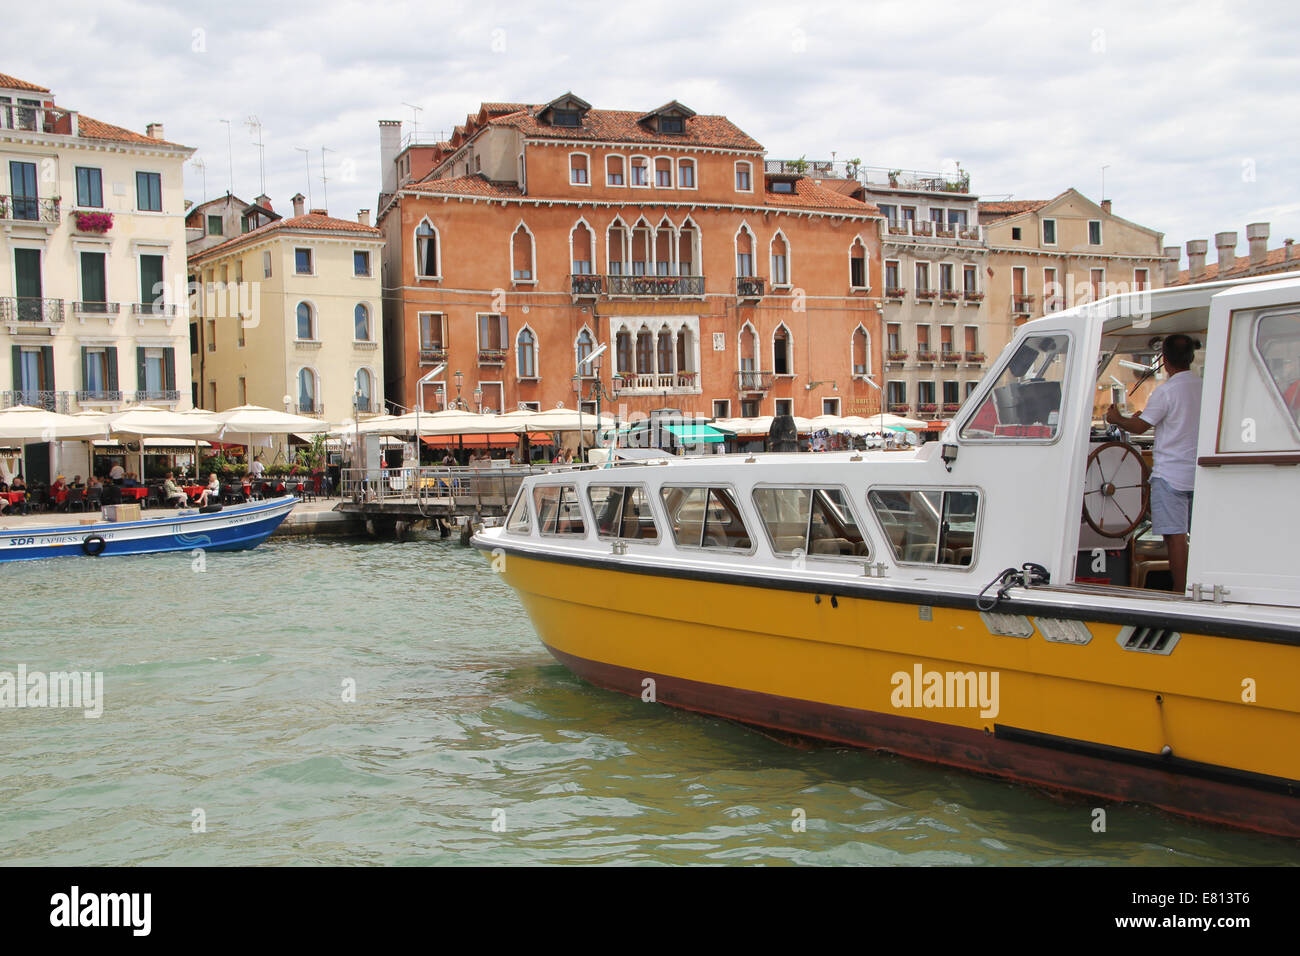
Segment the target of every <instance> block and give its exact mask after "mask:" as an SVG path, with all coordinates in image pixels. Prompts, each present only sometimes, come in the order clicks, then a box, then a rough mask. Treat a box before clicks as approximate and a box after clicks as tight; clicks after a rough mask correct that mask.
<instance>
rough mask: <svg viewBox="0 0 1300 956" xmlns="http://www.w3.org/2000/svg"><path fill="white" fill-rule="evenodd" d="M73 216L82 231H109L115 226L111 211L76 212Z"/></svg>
mask: <svg viewBox="0 0 1300 956" xmlns="http://www.w3.org/2000/svg"><path fill="white" fill-rule="evenodd" d="M72 217H73V219H75V220H76V222H77V228H78V229H80V230H81V231H82V232H108V230H110V229H112V228H113V214H112V213H111V212H74V213H73V214H72Z"/></svg>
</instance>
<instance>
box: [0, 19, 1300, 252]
mask: <svg viewBox="0 0 1300 956" xmlns="http://www.w3.org/2000/svg"><path fill="white" fill-rule="evenodd" d="M1297 11H1300V5H1297V4H1295V3H1294V2H1274V0H1250V2H1238V3H1221V2H1204V0H1178V2H1152V0H1138V2H1134V0H1090V2H1087V3H1077V4H1072V3H1064V2H1060V0H1051V2H1032V3H1017V2H997V3H990V2H980V0H967V2H958V3H926V2H922V0H904V2H893V0H889V2H872V3H862V2H857V3H853V2H843V3H798V2H788V0H786V2H775V3H774V2H767V0H750V2H748V3H745V4H743V5H739V4H737V5H728V6H723V5H719V4H711V3H703V2H700V0H658V2H657V3H652V4H646V3H637V4H626V5H622V4H619V3H617V2H600V3H586V2H571V3H564V4H553V5H547V4H541V3H535V2H534V3H522V2H520V3H490V2H473V3H460V2H426V3H414V2H399V0H366V2H353V0H317V2H314V3H311V4H303V5H298V4H291V3H278V2H277V3H268V2H265V0H259V2H249V0H223V2H220V3H203V4H195V3H190V4H186V3H172V2H166V3H155V2H145V0H134V2H133V0H97V2H95V3H89V2H82V3H70V2H59V0H54V2H51V0H43V2H41V3H37V4H25V5H20V6H15V7H13V8H9V9H8V10H7V11H6V31H5V32H6V35H7V36H8V37H9V39H10V42H9V43H8V44H6V47H7V49H6V54H5V57H4V58H3V62H2V64H0V72H5V73H10V74H12V75H15V76H18V77H21V78H23V79H26V80H30V81H33V82H37V83H40V84H42V85H44V86H48V87H50V88H51V89H52V90H53V91H54V93H55V95H56V97H57V102H58V103H60V104H61V105H63V106H67V107H69V108H72V109H79V110H81V111H82V112H85V113H87V114H90V115H92V116H94V117H96V118H98V119H102V120H105V121H107V122H111V123H116V124H118V125H121V126H127V127H130V128H132V129H137V130H141V131H143V129H144V126H145V124H146V123H149V122H153V121H161V122H163V123H164V124H165V130H166V136H167V138H168V139H170V140H173V141H179V142H182V143H185V144H187V145H190V146H194V147H197V149H198V153H197V154H196V156H195V158H196V159H198V160H200V161H201V162H202V163H203V168H202V169H200V167H199V165H198V164H196V163H193V162H192V163H190V164H188V165H187V167H186V194H187V196H189V197H190V198H192V199H194V200H201V199H203V198H204V190H205V179H206V195H207V197H208V198H212V197H214V196H216V195H219V194H221V193H223V192H224V191H225V190H226V189H227V186H228V184H229V182H230V180H231V173H230V171H229V168H230V165H231V164H230V162H228V150H227V133H228V131H229V137H230V142H231V144H232V148H231V150H229V152H230V153H233V186H234V190H235V192H236V193H237V194H238V195H240V196H242V197H244V198H246V199H251V198H252V197H253V196H254V195H256V194H257V193H258V191H259V188H260V179H259V176H260V173H259V162H258V150H257V148H256V147H255V146H254V145H253V139H254V136H253V134H252V133H251V132H250V129H249V127H248V126H247V125H246V121H247V120H248V119H249V118H250V117H253V116H255V117H257V118H258V119H259V120H260V122H261V128H262V138H263V142H264V143H265V165H266V188H267V191H268V194H269V195H270V196H271V197H272V200H273V202H274V204H275V207H276V208H277V209H278V210H280V211H282V212H285V211H288V208H289V202H288V200H289V197H290V196H291V195H293V193H295V192H298V191H302V192H303V193H307V192H308V163H310V177H311V178H310V192H311V198H312V200H313V204H314V205H317V206H319V205H322V204H323V195H324V194H325V193H326V192H327V193H328V200H329V208H330V212H331V213H333V214H335V215H341V216H349V217H350V216H352V215H354V214H355V212H356V210H357V209H359V208H370V209H372V210H373V209H374V207H375V195H376V193H377V191H378V186H379V161H378V130H377V125H376V123H377V121H378V120H380V119H399V120H403V121H404V123H405V124H407V125H406V127H405V130H404V131H407V132H409V131H410V125H409V124H410V123H411V120H412V116H413V115H415V116H418V122H419V127H420V130H421V131H422V133H432V132H433V131H436V130H449V129H451V128H452V127H453V126H454V125H455V124H456V123H458V122H463V121H464V117H465V114H466V113H468V112H473V111H475V110H476V109H477V106H478V104H479V103H480V102H481V101H483V100H491V101H511V102H515V101H519V102H533V103H537V102H546V101H548V100H550V99H552V98H554V97H555V96H557V95H559V94H560V93H562V92H564V91H566V90H572V91H573V92H574V93H576V94H578V95H579V96H581V97H583V98H584V99H586V100H587V101H588V102H590V103H592V104H593V105H595V106H597V107H603V108H608V109H649V108H652V107H654V106H658V105H659V104H661V103H663V102H665V101H667V100H669V99H678V100H680V101H681V102H683V103H685V104H686V105H688V106H690V107H691V108H692V109H694V110H696V111H697V112H700V113H721V114H725V115H727V116H728V117H730V118H731V119H732V120H733V121H734V122H735V123H736V124H737V125H738V126H740V128H741V129H743V130H745V131H746V132H747V133H749V134H750V135H752V136H753V137H754V138H756V139H757V140H758V141H759V142H761V143H763V144H764V146H765V147H766V148H767V151H768V156H769V157H770V158H795V157H799V156H807V157H808V158H809V159H815V158H827V159H828V158H830V156H831V153H832V151H834V153H835V154H836V156H837V158H839V159H846V158H853V157H858V158H861V159H862V160H863V161H864V162H865V163H866V164H867V165H871V166H881V167H886V168H896V167H897V168H909V169H925V170H939V171H952V170H954V169H955V167H954V163H955V162H960V163H961V164H962V166H963V168H965V169H967V170H969V171H970V172H971V175H972V188H973V189H974V190H975V191H976V192H978V193H979V194H980V195H981V196H982V197H984V198H1006V197H1008V196H1010V197H1014V198H1018V199H1035V198H1048V197H1050V196H1054V195H1056V194H1057V193H1058V192H1060V191H1061V190H1063V189H1065V188H1067V187H1069V186H1075V187H1077V188H1078V189H1080V190H1081V191H1082V192H1083V193H1084V194H1085V195H1088V196H1090V197H1093V198H1101V197H1100V192H1101V184H1102V175H1103V173H1102V167H1103V166H1106V167H1107V169H1106V170H1105V189H1106V196H1107V197H1109V198H1111V199H1112V200H1113V201H1114V211H1115V213H1116V214H1118V215H1121V216H1124V217H1126V218H1129V219H1132V220H1135V221H1137V222H1139V223H1142V224H1143V225H1147V226H1150V227H1151V228H1154V229H1157V230H1161V231H1163V232H1164V233H1165V237H1166V244H1178V245H1182V244H1183V243H1185V242H1186V241H1187V240H1188V239H1194V238H1206V239H1212V237H1213V234H1214V233H1215V232H1218V231H1224V230H1236V231H1237V232H1238V233H1239V235H1240V245H1239V247H1238V253H1239V254H1244V252H1245V248H1246V245H1245V238H1246V237H1245V226H1246V223H1248V222H1255V221H1269V222H1271V223H1272V238H1271V240H1270V245H1271V246H1277V245H1280V243H1281V240H1282V239H1284V238H1287V237H1296V238H1300V193H1298V190H1300V149H1298V148H1297V147H1298V146H1300V143H1298V142H1297V139H1298V138H1300V83H1298V82H1297V74H1298V72H1300V65H1298V64H1300V57H1297V54H1296V50H1297V47H1298V44H1300V12H1297ZM22 37H29V38H31V40H32V42H15V41H16V40H18V39H19V38H22ZM403 104H412V105H414V106H417V107H420V110H419V112H418V113H413V111H412V110H411V109H410V107H409V106H407V105H403ZM223 119H226V120H229V121H230V125H229V126H227V125H225V124H223V123H222V122H221V120H223ZM322 146H324V147H326V148H327V149H328V150H330V151H329V152H326V153H325V154H324V173H325V175H326V176H327V177H328V182H327V183H325V184H322V181H321V174H322V153H321V147H322ZM295 147H305V148H308V149H309V150H310V152H309V153H308V154H307V155H306V156H304V154H303V153H302V152H300V151H298V150H297V149H296V148H295ZM1210 255H1211V259H1213V256H1214V252H1213V243H1211V253H1210ZM1185 264H1186V260H1185V259H1184V265H1185Z"/></svg>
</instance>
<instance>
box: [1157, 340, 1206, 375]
mask: <svg viewBox="0 0 1300 956" xmlns="http://www.w3.org/2000/svg"><path fill="white" fill-rule="evenodd" d="M1200 344H1201V343H1199V342H1197V341H1196V340H1195V339H1194V338H1192V337H1191V336H1190V335H1183V333H1181V332H1175V333H1174V334H1173V335H1170V336H1167V337H1166V338H1165V341H1164V344H1163V345H1162V346H1161V347H1160V354H1161V355H1163V356H1164V358H1165V362H1166V363H1168V364H1170V365H1176V366H1177V367H1178V368H1191V367H1192V359H1194V358H1195V357H1196V350H1197V348H1199V347H1200Z"/></svg>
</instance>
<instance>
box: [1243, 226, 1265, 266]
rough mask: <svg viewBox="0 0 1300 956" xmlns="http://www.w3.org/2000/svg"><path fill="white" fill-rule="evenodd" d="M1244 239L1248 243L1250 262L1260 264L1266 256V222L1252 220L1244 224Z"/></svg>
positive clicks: (1252, 264) (1254, 264)
mask: <svg viewBox="0 0 1300 956" xmlns="http://www.w3.org/2000/svg"><path fill="white" fill-rule="evenodd" d="M1246 241H1247V242H1248V243H1249V244H1250V264H1251V266H1252V267H1256V266H1262V265H1263V264H1264V260H1265V259H1267V258H1268V223H1266V222H1252V223H1250V224H1249V225H1247V226H1246Z"/></svg>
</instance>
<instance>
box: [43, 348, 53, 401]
mask: <svg viewBox="0 0 1300 956" xmlns="http://www.w3.org/2000/svg"><path fill="white" fill-rule="evenodd" d="M41 365H42V366H43V367H44V369H45V382H44V383H43V385H44V388H45V390H46V391H50V392H52V391H54V346H53V345H42V346H41Z"/></svg>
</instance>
